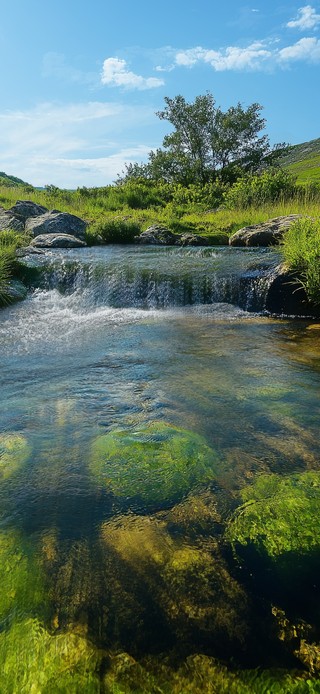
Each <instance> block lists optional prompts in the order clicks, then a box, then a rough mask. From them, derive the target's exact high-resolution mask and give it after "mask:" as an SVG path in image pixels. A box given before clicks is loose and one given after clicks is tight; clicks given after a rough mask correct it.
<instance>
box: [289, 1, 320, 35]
mask: <svg viewBox="0 0 320 694" xmlns="http://www.w3.org/2000/svg"><path fill="white" fill-rule="evenodd" d="M319 23H320V14H317V13H316V11H315V9H314V7H311V5H305V7H300V9H299V10H298V14H297V17H296V18H295V19H292V20H291V21H290V22H288V23H287V27H289V28H290V29H300V30H301V31H304V30H305V29H314V27H316V26H317V24H319Z"/></svg>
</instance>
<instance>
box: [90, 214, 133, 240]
mask: <svg viewBox="0 0 320 694" xmlns="http://www.w3.org/2000/svg"><path fill="white" fill-rule="evenodd" d="M140 232H141V228H140V226H139V224H136V223H135V222H127V221H125V220H123V219H111V220H107V221H100V222H96V224H92V225H91V226H90V227H89V230H88V232H87V238H86V240H87V243H88V244H89V245H93V244H95V243H97V241H98V242H100V243H133V239H134V237H135V236H138V235H139V234H140Z"/></svg>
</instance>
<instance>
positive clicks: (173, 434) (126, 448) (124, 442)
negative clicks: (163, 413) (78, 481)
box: [90, 422, 218, 510]
mask: <svg viewBox="0 0 320 694" xmlns="http://www.w3.org/2000/svg"><path fill="white" fill-rule="evenodd" d="M217 463H218V459H217V455H216V453H215V452H214V451H213V450H212V449H211V448H209V446H208V445H207V444H206V442H205V440H204V439H203V438H202V437H201V436H199V435H198V434H194V433H193V432H190V431H186V430H184V429H179V428H177V427H174V426H172V425H170V424H166V423H163V422H152V423H151V424H149V426H145V427H140V428H138V429H136V430H133V431H112V432H110V433H109V434H106V435H105V436H100V437H99V438H97V439H96V440H95V441H94V442H93V445H92V453H91V462H90V470H91V472H92V474H93V475H94V476H95V477H96V478H97V480H98V481H99V483H100V485H101V486H102V487H104V488H105V489H106V490H107V491H109V492H111V493H112V494H113V495H114V496H115V497H117V498H119V499H120V500H121V501H122V502H123V503H125V504H126V505H128V506H132V505H133V506H143V507H144V508H147V509H153V510H155V509H161V508H168V507H170V506H172V505H173V504H174V503H176V502H177V501H181V499H182V498H183V497H184V496H186V495H187V494H188V493H189V491H190V490H191V489H192V488H193V487H194V486H196V485H199V484H206V483H208V482H209V481H211V480H212V479H214V477H215V474H216V470H217Z"/></svg>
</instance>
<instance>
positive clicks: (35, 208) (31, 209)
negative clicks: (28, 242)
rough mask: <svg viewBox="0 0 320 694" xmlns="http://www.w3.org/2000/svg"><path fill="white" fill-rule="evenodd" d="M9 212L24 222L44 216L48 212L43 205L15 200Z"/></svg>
mask: <svg viewBox="0 0 320 694" xmlns="http://www.w3.org/2000/svg"><path fill="white" fill-rule="evenodd" d="M9 211H10V212H11V214H13V215H15V216H17V217H21V218H22V219H23V220H24V221H25V220H26V219H29V217H39V216H40V215H41V214H45V213H46V212H48V208H47V207H43V205H37V204H36V203H35V202H32V201H31V200H17V202H16V204H15V205H13V207H11V208H10V210H9Z"/></svg>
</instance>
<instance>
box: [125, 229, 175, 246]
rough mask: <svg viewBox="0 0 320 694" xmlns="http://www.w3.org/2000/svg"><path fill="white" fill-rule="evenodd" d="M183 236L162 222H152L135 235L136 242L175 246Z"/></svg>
mask: <svg viewBox="0 0 320 694" xmlns="http://www.w3.org/2000/svg"><path fill="white" fill-rule="evenodd" d="M180 238H181V237H180V236H179V235H178V234H174V233H173V232H172V231H170V229H167V227H164V226H161V224H152V226H151V227H148V229H146V231H143V232H142V234H139V236H135V237H134V241H135V243H141V244H155V245H157V246H174V245H175V244H176V242H177V241H178V240H179V239H180Z"/></svg>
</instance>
